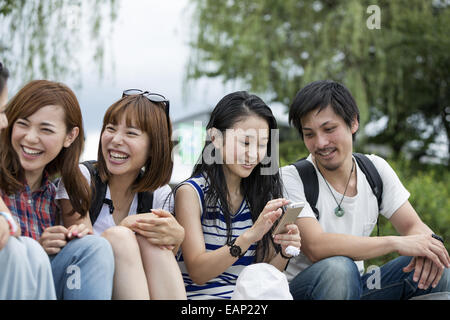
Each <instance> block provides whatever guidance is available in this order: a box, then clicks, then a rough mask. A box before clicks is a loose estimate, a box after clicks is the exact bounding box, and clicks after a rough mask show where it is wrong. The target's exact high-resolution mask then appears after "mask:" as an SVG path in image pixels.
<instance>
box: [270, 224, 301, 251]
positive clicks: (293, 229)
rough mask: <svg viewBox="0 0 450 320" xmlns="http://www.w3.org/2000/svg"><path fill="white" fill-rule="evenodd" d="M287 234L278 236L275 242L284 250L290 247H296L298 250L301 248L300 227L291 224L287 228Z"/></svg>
mask: <svg viewBox="0 0 450 320" xmlns="http://www.w3.org/2000/svg"><path fill="white" fill-rule="evenodd" d="M286 229H287V232H285V233H281V234H277V235H276V236H275V237H274V242H275V243H276V244H279V245H281V246H282V247H283V248H284V249H285V248H287V247H288V246H294V247H297V248H300V247H301V238H300V232H299V231H298V227H297V225H295V224H290V225H287V226H286Z"/></svg>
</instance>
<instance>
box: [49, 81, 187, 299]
mask: <svg viewBox="0 0 450 320" xmlns="http://www.w3.org/2000/svg"><path fill="white" fill-rule="evenodd" d="M171 136H172V127H171V123H170V118H169V101H168V100H166V99H165V98H164V97H163V96H161V95H159V94H154V93H149V92H143V91H141V90H134V89H132V90H127V91H125V92H124V94H123V97H122V99H120V100H119V101H117V102H116V103H114V104H113V105H112V106H111V107H110V108H109V109H108V110H107V111H106V114H105V116H104V119H103V127H102V131H101V137H100V143H99V149H98V162H89V163H84V164H81V165H80V168H81V169H82V171H83V173H84V175H85V176H86V178H87V179H88V180H90V181H91V186H92V187H93V189H94V190H93V194H94V198H93V206H91V210H90V215H89V216H87V217H86V218H85V219H83V221H84V224H87V225H89V226H90V227H92V228H93V231H94V233H96V234H102V235H103V236H104V237H105V238H106V239H108V240H109V241H110V243H111V245H112V247H113V250H114V256H115V267H116V271H115V275H114V290H113V299H133V300H140V299H150V298H151V299H186V292H185V290H184V285H183V279H182V278H181V273H180V270H179V267H178V265H177V262H176V259H175V256H174V252H173V251H175V252H176V250H178V247H179V245H180V244H181V242H182V241H183V239H184V229H183V228H182V227H181V226H180V225H179V224H178V222H177V221H176V220H175V218H174V217H173V216H172V215H171V214H170V213H169V212H168V211H171V208H170V207H171V205H170V203H169V201H166V200H168V195H169V194H170V193H171V189H170V187H169V186H168V185H167V184H168V183H169V180H170V177H171V174H172V167H173V162H172V158H171V157H172V154H171V153H172V147H173V144H172V141H171ZM58 194H59V195H58V197H59V198H60V199H65V198H67V195H65V192H64V186H63V185H61V186H60V190H59V192H58ZM61 202H62V204H63V208H66V209H65V211H66V212H70V211H71V210H72V208H71V207H70V204H69V203H68V201H67V200H61ZM145 202H147V204H144V203H145ZM148 202H150V203H148ZM96 204H97V205H96ZM137 213H139V214H137ZM78 218H79V217H78V215H77V214H75V215H74V216H73V217H72V221H71V222H68V223H69V225H70V224H72V223H76V224H79V223H80V222H79V221H78ZM75 232H76V230H75ZM172 250H173V251H172Z"/></svg>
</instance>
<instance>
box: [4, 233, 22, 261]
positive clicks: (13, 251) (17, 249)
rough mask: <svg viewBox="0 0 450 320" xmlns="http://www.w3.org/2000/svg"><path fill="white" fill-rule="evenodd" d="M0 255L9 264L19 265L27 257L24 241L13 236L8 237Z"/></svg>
mask: <svg viewBox="0 0 450 320" xmlns="http://www.w3.org/2000/svg"><path fill="white" fill-rule="evenodd" d="M0 256H1V257H2V260H3V259H4V260H5V261H8V263H9V264H11V265H21V264H22V263H23V261H24V260H25V259H28V254H27V250H26V247H25V243H24V242H22V241H21V240H19V239H17V238H15V237H9V239H8V242H7V243H6V245H5V247H3V249H2V250H1V251H0Z"/></svg>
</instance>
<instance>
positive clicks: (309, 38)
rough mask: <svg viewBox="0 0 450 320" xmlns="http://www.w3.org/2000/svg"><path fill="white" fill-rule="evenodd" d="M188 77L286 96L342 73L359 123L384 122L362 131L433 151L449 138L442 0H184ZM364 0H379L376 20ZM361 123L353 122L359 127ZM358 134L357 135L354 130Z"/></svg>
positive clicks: (417, 155) (446, 15) (448, 18)
mask: <svg viewBox="0 0 450 320" xmlns="http://www.w3.org/2000/svg"><path fill="white" fill-rule="evenodd" d="M191 3H192V5H193V7H194V19H193V21H194V22H195V26H194V27H193V29H192V37H191V46H192V49H193V52H192V55H191V58H190V61H189V64H188V68H187V78H188V80H196V79H199V78H202V77H221V78H222V79H223V81H224V82H227V81H236V80H238V81H243V82H244V83H245V84H246V85H248V86H249V87H250V88H251V90H253V91H255V92H260V93H269V94H270V96H271V97H272V100H273V101H277V102H281V103H284V104H286V105H289V104H290V102H291V101H292V99H293V97H294V96H295V94H296V92H297V91H298V90H299V89H300V88H301V87H303V86H304V85H306V84H307V83H309V82H311V81H314V80H318V79H334V80H336V81H340V82H343V83H344V84H345V85H346V86H347V87H348V88H349V89H350V91H351V92H352V93H353V94H354V96H355V99H356V101H357V103H358V105H359V108H360V110H361V120H362V121H361V122H362V123H361V124H362V125H364V124H366V123H368V122H371V121H377V120H380V119H381V120H384V122H385V125H384V126H382V128H380V129H379V130H378V131H377V132H375V133H374V134H372V135H371V136H370V137H364V136H362V139H363V141H365V142H367V141H372V142H376V143H378V144H385V145H389V146H390V147H391V149H392V151H393V152H394V156H399V155H400V154H401V153H402V152H404V151H408V153H409V154H411V155H412V157H413V158H414V159H417V160H419V159H421V157H423V156H435V154H434V149H433V148H432V147H433V145H434V146H435V144H436V143H438V142H439V141H440V140H443V141H444V143H445V144H447V151H446V152H444V153H446V154H442V153H441V154H440V155H439V156H440V158H441V160H442V161H448V144H449V141H450V122H449V118H450V115H449V114H450V38H449V36H448V35H449V34H450V1H448V0H440V1H439V0H434V1H423V0H395V1H388V0H384V1H383V0H378V1H377V0H345V1H333V0H283V1H273V0H227V1H215V0H191ZM371 5H376V6H377V8H379V12H378V13H379V22H380V25H379V28H372V27H370V25H371V23H370V22H371V21H372V20H373V19H374V18H376V17H374V15H375V14H376V12H375V11H370V10H368V9H369V7H370V6H371ZM361 132H362V130H361ZM360 137H361V136H360Z"/></svg>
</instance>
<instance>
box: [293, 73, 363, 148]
mask: <svg viewBox="0 0 450 320" xmlns="http://www.w3.org/2000/svg"><path fill="white" fill-rule="evenodd" d="M328 106H331V107H332V108H333V110H334V112H335V113H336V114H337V115H339V116H340V117H342V119H344V121H345V123H346V124H347V126H348V127H349V128H351V126H352V124H353V120H354V119H355V117H356V119H357V120H358V122H359V109H358V106H357V105H356V102H355V99H354V98H353V96H352V95H351V93H350V91H349V90H348V89H347V88H346V87H345V86H344V85H342V84H340V83H338V82H335V81H333V80H319V81H314V82H311V83H310V84H308V85H306V86H305V87H304V88H303V89H301V90H300V91H299V92H298V93H297V95H296V97H295V99H294V101H293V102H292V105H291V107H290V110H289V124H291V125H293V126H294V127H295V128H296V129H297V130H298V131H299V133H300V136H301V137H302V139H303V132H302V123H301V120H302V118H303V117H304V116H305V115H306V114H307V113H309V112H310V111H312V110H316V109H319V110H318V111H322V110H323V109H325V108H326V107H328ZM354 137H355V135H353V138H354Z"/></svg>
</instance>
